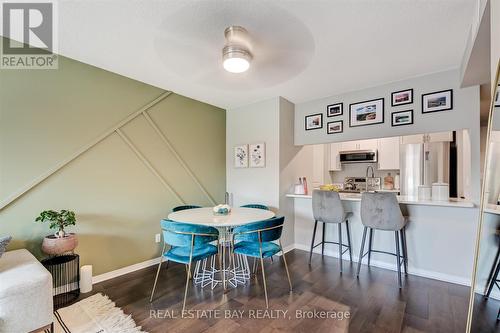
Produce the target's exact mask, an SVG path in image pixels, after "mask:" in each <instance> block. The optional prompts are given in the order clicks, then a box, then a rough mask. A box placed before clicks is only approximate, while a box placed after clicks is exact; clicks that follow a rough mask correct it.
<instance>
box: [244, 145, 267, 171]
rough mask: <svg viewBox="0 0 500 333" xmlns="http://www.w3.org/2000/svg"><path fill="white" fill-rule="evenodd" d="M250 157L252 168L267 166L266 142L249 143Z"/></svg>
mask: <svg viewBox="0 0 500 333" xmlns="http://www.w3.org/2000/svg"><path fill="white" fill-rule="evenodd" d="M248 150H249V158H250V167H251V168H263V167H265V166H266V144H265V143H255V144H250V145H249V149H248Z"/></svg>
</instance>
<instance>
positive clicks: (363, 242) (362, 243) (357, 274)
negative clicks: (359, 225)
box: [356, 227, 368, 278]
mask: <svg viewBox="0 0 500 333" xmlns="http://www.w3.org/2000/svg"><path fill="white" fill-rule="evenodd" d="M366 229H368V227H365V228H364V229H363V239H362V240H361V249H360V250H359V259H358V270H357V272H356V277H358V278H359V271H360V269H361V262H362V261H363V251H364V250H365V239H366Z"/></svg>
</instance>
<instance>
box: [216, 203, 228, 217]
mask: <svg viewBox="0 0 500 333" xmlns="http://www.w3.org/2000/svg"><path fill="white" fill-rule="evenodd" d="M213 212H214V215H218V216H225V215H229V213H231V206H229V205H217V206H215V207H214V208H213Z"/></svg>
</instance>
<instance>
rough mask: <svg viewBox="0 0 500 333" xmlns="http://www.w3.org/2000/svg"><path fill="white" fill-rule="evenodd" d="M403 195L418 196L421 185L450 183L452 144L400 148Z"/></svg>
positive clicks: (441, 143) (435, 143) (437, 143)
mask: <svg viewBox="0 0 500 333" xmlns="http://www.w3.org/2000/svg"><path fill="white" fill-rule="evenodd" d="M400 154H401V159H400V164H401V170H400V171H401V179H400V182H401V195H407V196H412V197H417V196H418V187H419V186H420V185H428V186H431V185H432V183H437V182H439V183H449V182H450V142H427V143H411V144H402V145H401V146H400Z"/></svg>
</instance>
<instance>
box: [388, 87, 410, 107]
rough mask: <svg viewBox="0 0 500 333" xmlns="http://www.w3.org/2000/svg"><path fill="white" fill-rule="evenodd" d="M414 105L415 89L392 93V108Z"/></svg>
mask: <svg viewBox="0 0 500 333" xmlns="http://www.w3.org/2000/svg"><path fill="white" fill-rule="evenodd" d="M411 103H413V89H406V90H400V91H395V92H393V93H391V106H398V105H405V104H411Z"/></svg>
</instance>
